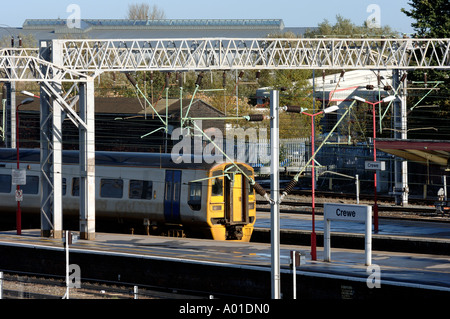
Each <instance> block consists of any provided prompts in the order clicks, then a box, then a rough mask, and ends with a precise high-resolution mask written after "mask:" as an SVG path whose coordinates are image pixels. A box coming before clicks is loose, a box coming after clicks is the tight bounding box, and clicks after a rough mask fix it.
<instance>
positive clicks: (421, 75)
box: [402, 0, 450, 139]
mask: <svg viewBox="0 0 450 319" xmlns="http://www.w3.org/2000/svg"><path fill="white" fill-rule="evenodd" d="M408 5H409V6H410V7H411V9H410V10H406V9H404V8H403V9H402V12H403V13H405V14H406V15H407V16H408V17H410V18H412V19H414V20H415V22H414V23H412V24H411V25H412V26H413V28H414V30H415V31H416V34H415V36H416V37H425V38H449V37H450V2H449V1H448V0H411V1H410V2H409V3H408ZM425 79H426V80H427V82H428V83H430V82H431V81H442V82H443V83H442V84H441V85H439V87H438V90H436V91H434V92H433V93H432V94H429V95H428V96H427V97H426V98H425V99H423V100H422V101H421V105H428V106H431V105H434V106H437V108H436V107H433V108H429V107H428V108H418V109H415V110H414V111H413V112H411V113H410V114H409V115H408V127H409V128H410V129H413V130H412V131H411V133H409V134H408V136H409V137H410V138H424V134H427V133H428V132H431V133H429V134H430V136H431V138H433V139H449V137H450V129H449V126H448V117H449V115H450V99H449V97H450V72H448V71H436V70H425V71H423V70H420V71H419V70H417V71H414V72H410V73H409V74H408V80H409V81H412V85H419V86H420V87H421V88H422V89H423V87H424V84H417V83H418V82H421V83H423V82H424V81H425ZM410 92H414V93H416V94H415V96H411V95H412V94H409V96H410V98H409V101H408V102H409V103H410V104H411V105H415V103H416V102H417V101H418V100H419V99H422V98H423V95H424V94H425V93H423V91H414V90H413V91H410ZM427 127H433V128H434V129H437V130H438V131H437V132H436V131H434V130H432V131H430V130H428V131H421V130H420V129H421V128H427Z"/></svg>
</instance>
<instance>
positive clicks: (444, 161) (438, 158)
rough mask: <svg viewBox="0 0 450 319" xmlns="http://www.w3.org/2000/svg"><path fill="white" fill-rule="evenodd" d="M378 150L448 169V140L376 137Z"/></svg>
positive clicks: (449, 163) (449, 146)
mask: <svg viewBox="0 0 450 319" xmlns="http://www.w3.org/2000/svg"><path fill="white" fill-rule="evenodd" d="M376 147H377V149H378V150H380V151H383V152H385V153H388V154H392V155H395V156H399V157H402V158H404V159H406V160H409V161H413V162H417V163H421V164H424V165H427V164H434V165H438V166H440V167H442V168H444V169H445V170H450V162H449V159H450V141H439V140H402V139H382V138H380V139H377V140H376Z"/></svg>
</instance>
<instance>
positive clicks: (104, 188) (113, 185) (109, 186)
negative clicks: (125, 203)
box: [100, 178, 123, 198]
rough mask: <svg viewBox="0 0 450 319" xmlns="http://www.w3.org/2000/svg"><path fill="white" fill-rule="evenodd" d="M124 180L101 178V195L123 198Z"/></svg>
mask: <svg viewBox="0 0 450 319" xmlns="http://www.w3.org/2000/svg"><path fill="white" fill-rule="evenodd" d="M122 196H123V180H121V179H110V178H105V179H102V180H100V197H106V198H122Z"/></svg>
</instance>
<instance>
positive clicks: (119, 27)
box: [0, 19, 310, 41]
mask: <svg viewBox="0 0 450 319" xmlns="http://www.w3.org/2000/svg"><path fill="white" fill-rule="evenodd" d="M72 22H75V23H74V24H75V26H76V27H71V25H70V24H69V25H68V24H67V20H66V19H27V20H25V22H24V23H23V25H22V27H21V28H0V37H4V36H11V35H14V36H17V35H19V34H23V35H33V37H34V38H35V39H36V40H37V41H39V40H51V39H59V38H64V37H74V38H80V37H81V38H90V39H131V38H134V39H139V38H141V39H142V38H153V39H164V38H198V37H228V38H262V37H267V36H268V35H273V34H281V33H284V32H292V33H295V34H296V35H302V34H303V33H304V32H306V30H308V29H310V28H303V27H291V28H285V26H284V22H283V20H282V19H161V20H129V19H81V20H80V21H72Z"/></svg>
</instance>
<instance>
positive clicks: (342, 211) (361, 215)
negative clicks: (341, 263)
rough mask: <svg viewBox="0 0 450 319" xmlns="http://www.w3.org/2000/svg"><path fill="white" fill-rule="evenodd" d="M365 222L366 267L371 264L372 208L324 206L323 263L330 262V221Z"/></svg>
mask: <svg viewBox="0 0 450 319" xmlns="http://www.w3.org/2000/svg"><path fill="white" fill-rule="evenodd" d="M331 220H339V221H347V222H365V225H366V228H365V257H366V266H370V265H371V264H372V206H368V205H343V204H329V203H325V204H324V216H323V221H324V233H323V236H324V238H323V239H324V261H331V245H330V221H331Z"/></svg>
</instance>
